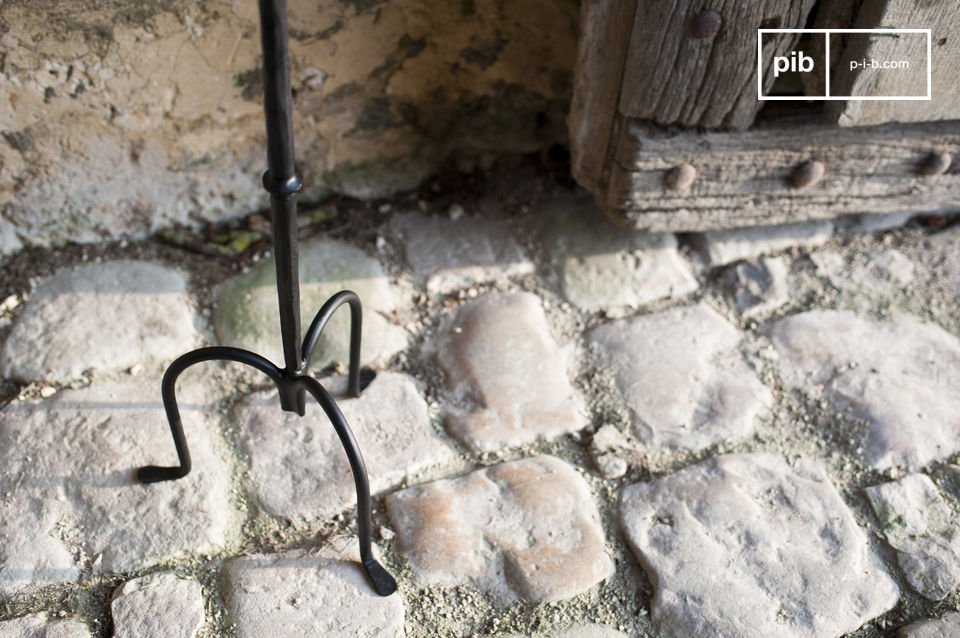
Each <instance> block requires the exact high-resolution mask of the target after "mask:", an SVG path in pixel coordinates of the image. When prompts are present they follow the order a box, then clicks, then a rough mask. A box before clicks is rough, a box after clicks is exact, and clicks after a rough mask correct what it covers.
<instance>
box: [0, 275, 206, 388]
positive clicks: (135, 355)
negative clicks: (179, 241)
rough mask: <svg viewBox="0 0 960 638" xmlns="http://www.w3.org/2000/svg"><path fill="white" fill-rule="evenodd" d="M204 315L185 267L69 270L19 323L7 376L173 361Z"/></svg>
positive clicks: (40, 376)
mask: <svg viewBox="0 0 960 638" xmlns="http://www.w3.org/2000/svg"><path fill="white" fill-rule="evenodd" d="M195 321H196V315H195V312H194V308H193V303H192V302H191V299H190V295H189V294H188V293H187V283H186V280H185V279H184V277H183V275H182V274H180V273H179V272H177V271H175V270H172V269H170V268H166V267H164V266H160V265H158V264H151V263H147V262H141V261H126V260H124V261H114V262H108V263H103V264H91V265H88V266H82V267H80V268H77V269H76V270H68V271H64V272H62V273H59V274H57V275H54V276H53V277H51V278H50V279H48V280H46V281H45V282H43V283H42V284H41V285H40V286H39V287H38V288H37V289H36V291H34V293H33V294H32V295H31V296H30V299H29V300H28V301H27V304H26V307H25V308H24V309H23V313H22V314H21V315H20V316H19V317H18V318H17V320H16V322H14V325H13V329H12V330H11V332H10V336H9V337H8V338H7V342H6V344H5V346H4V349H3V358H2V361H3V363H2V366H3V375H4V376H5V377H10V378H14V379H18V380H22V381H34V380H48V381H67V380H70V379H75V378H77V377H80V376H81V375H82V374H83V372H84V371H85V370H92V371H93V372H99V373H108V372H116V371H120V370H124V369H126V368H129V367H130V366H133V365H136V364H149V363H151V362H166V361H169V360H172V359H174V358H176V357H178V356H180V354H182V353H183V352H184V351H186V350H189V349H190V348H191V347H193V346H195V345H196V344H197V342H198V339H199V335H198V333H197V329H196V327H195Z"/></svg>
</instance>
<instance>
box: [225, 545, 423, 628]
mask: <svg viewBox="0 0 960 638" xmlns="http://www.w3.org/2000/svg"><path fill="white" fill-rule="evenodd" d="M355 559H356V557H355V556H354V555H352V554H350V553H345V552H339V551H329V550H323V551H321V552H317V553H307V552H287V553H284V554H274V555H254V556H245V557H243V558H236V559H233V560H230V561H227V562H226V563H225V564H224V567H223V576H222V588H223V592H224V598H225V599H226V602H227V610H228V614H229V619H230V621H231V622H232V625H233V628H234V630H235V631H236V635H237V636H238V638H248V637H249V638H262V637H263V636H324V637H325V638H358V637H359V638H399V637H400V636H403V635H404V633H403V619H404V613H403V601H402V599H401V597H400V594H399V593H397V594H393V595H391V596H387V597H382V596H379V595H377V593H376V592H374V591H373V588H372V587H371V586H370V584H369V583H368V582H367V580H366V577H365V576H364V574H363V570H362V568H361V567H360V565H358V564H357V563H356V560H355Z"/></svg>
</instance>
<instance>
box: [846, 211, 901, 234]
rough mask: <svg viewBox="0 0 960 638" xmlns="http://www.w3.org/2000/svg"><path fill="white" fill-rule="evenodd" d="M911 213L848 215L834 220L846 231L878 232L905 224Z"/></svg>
mask: <svg viewBox="0 0 960 638" xmlns="http://www.w3.org/2000/svg"><path fill="white" fill-rule="evenodd" d="M913 215H914V214H913V213H883V214H879V215H877V214H873V215H871V214H864V215H849V216H847V217H841V218H840V219H839V220H836V221H837V222H838V224H839V225H841V226H842V230H843V231H844V232H847V233H878V232H883V231H885V230H893V229H894V228H900V227H901V226H905V225H906V224H907V222H909V221H910V219H911V218H912V217H913Z"/></svg>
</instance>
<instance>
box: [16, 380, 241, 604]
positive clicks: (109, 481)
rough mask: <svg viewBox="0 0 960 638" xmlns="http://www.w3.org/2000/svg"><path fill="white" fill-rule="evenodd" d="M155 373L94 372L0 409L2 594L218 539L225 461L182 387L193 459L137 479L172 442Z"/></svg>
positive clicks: (206, 549)
mask: <svg viewBox="0 0 960 638" xmlns="http://www.w3.org/2000/svg"><path fill="white" fill-rule="evenodd" d="M159 389H160V388H159V383H156V382H153V383H144V382H137V383H132V382H127V383H113V382H110V383H101V384H96V385H93V386H91V387H88V388H85V389H81V390H68V391H64V392H61V393H59V394H57V395H55V396H54V397H52V398H50V399H47V400H43V401H14V402H12V403H10V404H8V405H7V406H6V407H4V408H3V410H2V411H0V593H12V592H16V591H22V590H24V589H27V588H30V587H32V586H43V585H47V584H51V583H60V582H68V581H76V580H77V579H79V578H80V576H81V575H82V574H85V573H88V572H89V571H91V570H92V571H94V572H117V571H126V570H133V569H140V568H143V567H146V566H149V565H151V564H155V563H158V562H161V561H164V560H169V559H172V558H175V557H180V556H187V555H197V554H205V553H210V552H214V551H217V550H219V549H221V548H222V547H223V546H224V543H225V540H226V537H227V533H228V529H229V526H230V523H231V522H232V521H233V520H234V515H233V509H232V506H231V499H230V496H229V474H230V469H229V466H228V465H227V463H226V462H224V460H223V459H222V458H221V456H220V454H219V452H218V450H217V445H216V443H215V438H214V434H213V432H214V431H215V422H214V417H213V410H212V408H211V407H209V406H204V405H202V404H198V403H197V402H196V399H195V398H193V399H192V398H191V394H190V393H189V392H187V393H185V394H184V396H182V397H181V403H180V410H181V414H182V415H183V418H184V422H185V425H186V432H187V442H188V444H189V446H190V453H191V456H192V458H193V464H194V465H193V470H192V471H191V472H190V474H189V475H188V476H187V477H186V478H183V479H180V480H177V481H166V482H162V483H155V484H152V485H142V484H139V483H137V482H136V478H135V476H134V472H135V471H136V468H137V467H139V466H141V465H150V464H155V465H173V464H175V463H176V458H177V457H176V452H175V450H174V446H173V440H172V438H171V436H170V431H169V428H168V426H167V420H166V417H165V415H164V412H163V409H162V405H161V402H160V392H159Z"/></svg>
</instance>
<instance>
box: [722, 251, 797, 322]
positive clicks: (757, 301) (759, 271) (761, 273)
mask: <svg viewBox="0 0 960 638" xmlns="http://www.w3.org/2000/svg"><path fill="white" fill-rule="evenodd" d="M789 274H790V267H789V265H788V264H787V260H786V259H784V258H783V257H764V258H762V259H757V260H754V261H745V262H742V263H739V264H737V265H736V266H734V267H733V268H732V270H731V271H730V275H729V277H728V281H729V284H730V286H731V288H732V289H733V300H734V303H735V304H736V306H737V310H739V311H740V314H742V315H743V316H744V317H756V316H757V315H762V314H766V313H768V312H771V311H773V310H776V309H777V308H779V307H780V306H782V305H783V304H785V303H787V301H789V299H790V285H789V281H788V277H789Z"/></svg>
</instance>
